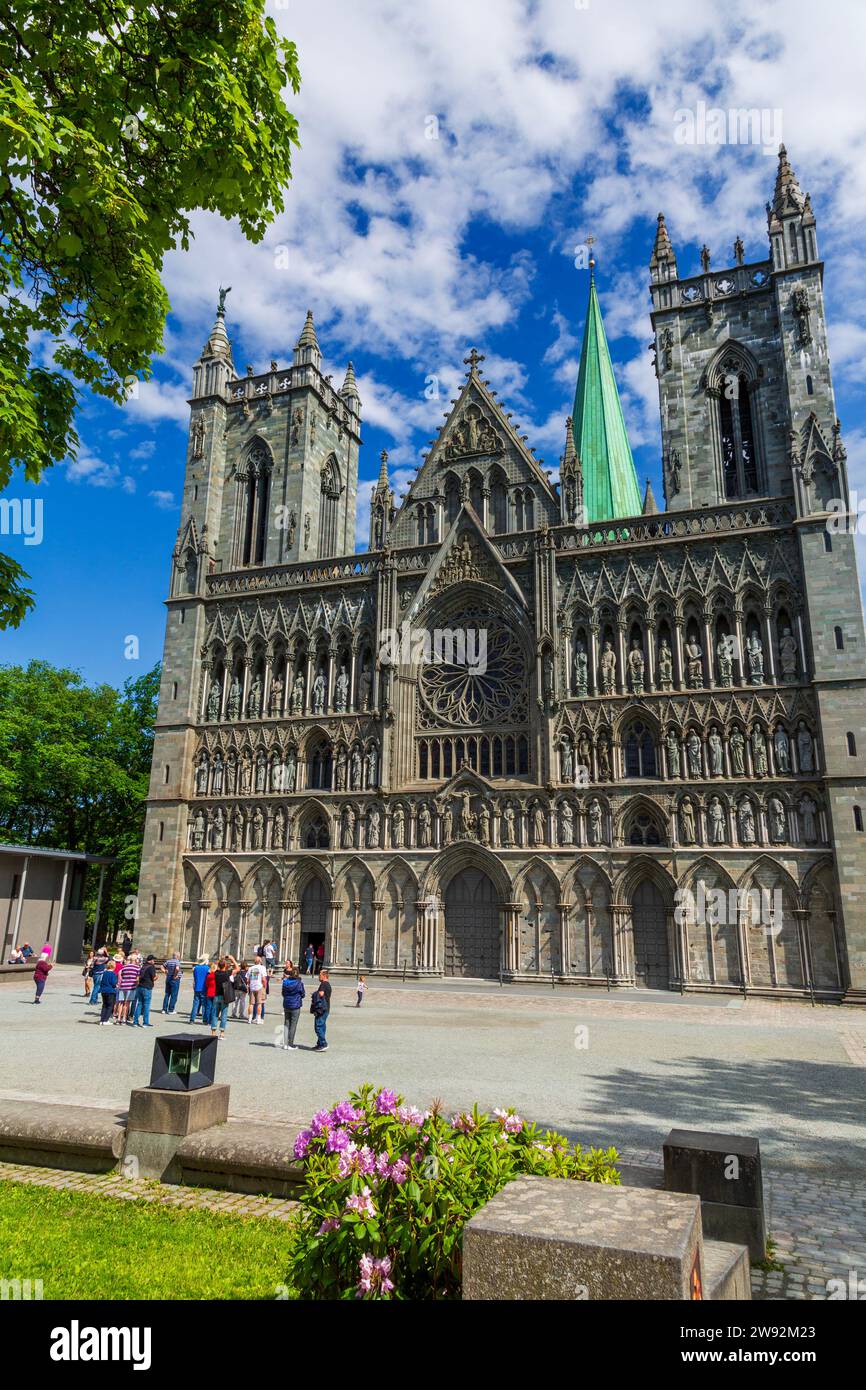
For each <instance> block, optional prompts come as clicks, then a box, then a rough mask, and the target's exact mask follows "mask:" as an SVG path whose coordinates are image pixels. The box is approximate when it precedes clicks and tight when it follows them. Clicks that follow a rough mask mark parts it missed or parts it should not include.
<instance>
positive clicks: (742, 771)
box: [728, 729, 746, 777]
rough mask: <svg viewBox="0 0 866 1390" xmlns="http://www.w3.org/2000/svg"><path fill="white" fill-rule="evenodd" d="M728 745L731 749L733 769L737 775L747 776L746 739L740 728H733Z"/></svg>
mask: <svg viewBox="0 0 866 1390" xmlns="http://www.w3.org/2000/svg"><path fill="white" fill-rule="evenodd" d="M728 747H729V748H730V750H731V771H732V772H733V774H734V776H735V777H745V775H746V761H745V752H746V740H745V739H744V738H743V735H742V734H741V733H740V730H739V729H733V730H732V732H731V737H730V739H729V740H728Z"/></svg>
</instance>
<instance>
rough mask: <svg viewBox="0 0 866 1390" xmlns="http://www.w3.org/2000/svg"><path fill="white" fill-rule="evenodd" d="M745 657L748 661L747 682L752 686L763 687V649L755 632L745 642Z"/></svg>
mask: <svg viewBox="0 0 866 1390" xmlns="http://www.w3.org/2000/svg"><path fill="white" fill-rule="evenodd" d="M746 655H747V657H748V659H749V680H750V681H751V683H752V685H763V684H764V648H763V646H762V645H761V639H760V637H759V636H758V634H757V632H753V633H752V635H751V636H750V637H749V639H748V641H747V642H746Z"/></svg>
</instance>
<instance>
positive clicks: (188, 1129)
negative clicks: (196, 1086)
mask: <svg viewBox="0 0 866 1390" xmlns="http://www.w3.org/2000/svg"><path fill="white" fill-rule="evenodd" d="M228 1114H229V1087H228V1086H224V1085H219V1084H215V1085H213V1086H206V1087H204V1088H203V1089H202V1090H199V1091H161V1090H157V1089H155V1088H154V1089H151V1087H150V1086H140V1087H137V1088H136V1089H135V1090H134V1091H133V1092H132V1094H131V1096H130V1098H129V1119H128V1121H127V1127H128V1129H129V1130H142V1131H144V1132H145V1133H148V1134H177V1135H182V1136H184V1137H185V1136H186V1135H187V1134H195V1133H197V1132H198V1131H199V1130H201V1129H210V1127H211V1126H212V1125H222V1124H225V1122H226V1120H227V1119H228Z"/></svg>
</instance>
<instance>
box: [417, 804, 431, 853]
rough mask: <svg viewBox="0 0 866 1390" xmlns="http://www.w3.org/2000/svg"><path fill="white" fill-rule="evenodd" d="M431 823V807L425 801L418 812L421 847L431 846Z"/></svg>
mask: <svg viewBox="0 0 866 1390" xmlns="http://www.w3.org/2000/svg"><path fill="white" fill-rule="evenodd" d="M430 824H431V816H430V808H429V807H428V805H427V803H426V801H425V802H423V803H422V805H421V809H420V811H419V812H418V843H419V845H420V847H421V849H429V848H430Z"/></svg>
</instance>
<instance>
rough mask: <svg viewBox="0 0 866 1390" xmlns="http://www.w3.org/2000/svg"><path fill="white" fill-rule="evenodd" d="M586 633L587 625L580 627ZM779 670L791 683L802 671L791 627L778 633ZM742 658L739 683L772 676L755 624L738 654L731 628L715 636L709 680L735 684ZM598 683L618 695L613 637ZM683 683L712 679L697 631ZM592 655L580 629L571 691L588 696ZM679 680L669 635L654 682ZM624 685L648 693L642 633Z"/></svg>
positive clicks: (691, 636) (694, 686)
mask: <svg viewBox="0 0 866 1390" xmlns="http://www.w3.org/2000/svg"><path fill="white" fill-rule="evenodd" d="M581 633H582V629H581ZM778 653H779V666H778V669H779V672H780V674H781V677H782V680H783V681H784V682H786V683H790V682H793V681H796V679H797V677H798V674H799V671H800V660H799V652H798V649H797V640H796V638H795V637H794V634H793V633H792V631H791V629H790V627H784V628H783V629H782V633H781V635H780V637H779V643H778ZM738 661H739V667H740V672H739V683H740V684H748V685H765V684H766V683H767V676H766V673H765V670H764V644H763V642H762V640H761V637H760V635H759V633H758V631H757V630H756V629H752V631H751V632H750V633H749V634H748V636H747V637H746V639H745V643H744V652H743V655H742V657H740V656H739V643H738V640H737V638H736V637H734V636H732V635H731V634H730V633H726V632H721V633H720V634H719V636H718V640H717V642H716V662H715V672H713V670H712V666H710V671H709V677H710V684H716V685H719V686H722V687H730V686H732V685H734V683H735V676H736V674H737V673H736V670H735V663H736V662H738ZM597 664H598V671H597V674H596V689H597V691H598V693H599V694H602V695H614V694H616V692H617V690H619V689H620V688H622V687H621V684H620V676H621V672H620V659H619V657H618V655H617V652H616V648H615V644H614V642H613V640H612V639H611V638H610V637H605V638H603V640H602V647H601V652H600V654H599V657H598V663H597ZM682 665H683V673H682V682H681V683H682V684H683V685H684V686H685V687H686V688H687V689H689V690H703V689H704V685H705V682H706V679H707V674H708V673H707V671H706V670H705V662H704V650H703V647H702V646H701V644H700V641H699V640H698V634H697V633H696V632H695V631H692V632H691V633H688V634H686V638H685V642H684V644H683V656H682ZM590 675H591V673H590V656H589V652H588V651H587V645H586V641H585V639H584V637H583V635H578V636H576V638H575V643H574V660H573V662H572V694H574V695H576V696H577V697H578V698H579V699H584V698H586V697H587V696H588V695H589V694H590ZM673 686H674V653H673V651H672V650H671V645H670V642H669V641H668V639H667V637H662V638H661V639H660V641H659V644H658V648H657V651H656V659H655V676H654V680H653V682H652V688H654V689H657V690H672V689H673ZM624 688H625V689H627V690H629V691H630V692H631V693H632V694H633V695H643V694H644V693H645V691H646V689H647V688H648V678H647V660H646V653H645V651H644V646H643V641H642V639H641V638H639V637H636V636H633V637H632V639H631V646H630V648H629V651H628V652H627V654H626V656H625V687H624Z"/></svg>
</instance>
